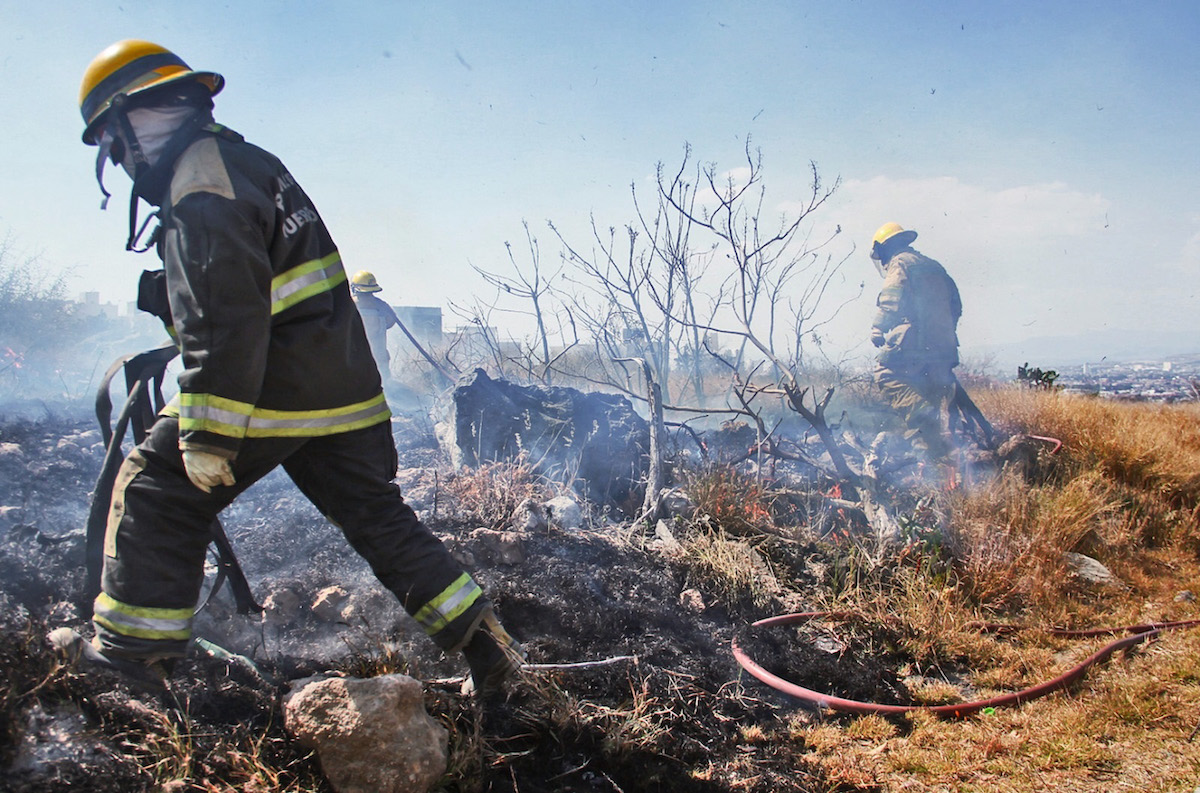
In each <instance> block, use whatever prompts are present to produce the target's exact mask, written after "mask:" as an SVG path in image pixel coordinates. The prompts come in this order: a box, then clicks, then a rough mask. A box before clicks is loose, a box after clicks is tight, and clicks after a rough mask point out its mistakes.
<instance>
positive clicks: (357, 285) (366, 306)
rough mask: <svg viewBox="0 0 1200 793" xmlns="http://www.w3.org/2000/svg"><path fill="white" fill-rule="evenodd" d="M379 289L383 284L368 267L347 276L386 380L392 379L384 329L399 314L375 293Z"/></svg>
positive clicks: (386, 329)
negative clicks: (351, 276) (349, 277)
mask: <svg viewBox="0 0 1200 793" xmlns="http://www.w3.org/2000/svg"><path fill="white" fill-rule="evenodd" d="M382 291H383V287H382V286H380V285H379V281H377V280H376V279H375V274H374V273H371V272H368V271H367V270H359V271H358V272H357V273H355V274H354V277H353V278H351V279H350V293H351V295H353V297H354V305H355V306H357V307H358V315H359V316H360V317H362V324H363V330H365V331H366V332H367V341H368V342H369V343H370V345H371V355H373V356H374V357H375V366H376V367H377V368H378V369H379V374H380V376H381V377H382V378H383V381H384V383H385V384H387V383H388V382H389V381H390V380H391V379H392V364H391V361H392V356H391V354H390V353H388V346H387V332H388V329H389V328H392V327H395V326H396V325H399V324H400V318H399V317H397V316H396V312H395V311H393V310H392V307H391V306H389V305H388V304H387V303H386V302H384V301H383V300H380V299H379V298H378V297H376V296H375V295H376V293H378V292H382Z"/></svg>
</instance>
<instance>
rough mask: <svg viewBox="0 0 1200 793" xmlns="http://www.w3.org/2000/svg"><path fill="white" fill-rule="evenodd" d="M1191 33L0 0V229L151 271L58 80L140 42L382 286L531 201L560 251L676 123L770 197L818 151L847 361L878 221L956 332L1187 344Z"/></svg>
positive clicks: (912, 9)
mask: <svg viewBox="0 0 1200 793" xmlns="http://www.w3.org/2000/svg"><path fill="white" fill-rule="evenodd" d="M1197 33H1200V3H1195V2H1155V3H1140V4H1131V3H1116V2H1096V3H1089V4H1086V5H1082V4H1077V3H1065V2H1063V3H1044V2H1042V3H1033V2H1030V3H1023V2H1017V3H1004V4H994V3H993V4H983V3H974V2H960V3H937V2H922V3H907V4H906V3H893V2H788V3H782V2H781V3H770V2H756V3H733V2H691V3H682V2H657V3H645V2H638V3H633V2H593V3H583V2H562V3H503V2H492V3H483V2H478V3H453V2H445V3H428V4H426V3H399V2H396V3H392V2H387V3H385V2H376V3H366V2H339V3H316V2H289V3H283V2H242V3H228V4H226V5H224V6H217V5H215V4H205V3H194V2H193V3H182V2H170V1H168V2H164V1H162V0H160V1H159V2H144V1H143V0H124V1H123V2H119V3H116V2H66V3H55V4H41V5H38V6H35V5H34V4H30V3H26V2H15V1H14V0H0V41H2V42H3V49H2V50H0V70H2V72H3V73H2V75H0V101H2V102H3V106H4V107H5V109H6V110H5V118H6V120H7V124H6V128H7V132H8V136H7V137H8V145H7V146H6V147H5V150H4V154H3V155H0V156H2V157H3V164H4V169H3V171H4V185H5V189H4V190H3V191H0V234H6V235H7V236H8V238H9V240H10V244H11V245H12V246H14V247H15V248H16V250H17V252H18V253H19V254H20V255H28V256H33V255H36V256H38V257H39V259H40V261H41V262H42V264H43V265H44V266H46V267H47V268H48V269H51V270H56V269H70V271H71V273H72V275H71V280H70V289H71V291H72V292H81V291H84V290H99V291H100V292H101V293H102V296H103V298H104V299H105V300H112V301H117V302H124V301H125V300H129V299H132V297H133V294H134V286H135V284H136V280H137V275H138V273H139V272H140V270H142V269H147V268H151V267H154V266H156V262H155V260H154V259H153V258H152V255H150V254H147V255H145V256H140V257H139V256H135V255H133V254H128V253H125V252H124V251H123V250H122V248H123V242H124V239H125V236H124V235H125V225H126V211H125V205H126V197H127V193H128V183H127V181H126V180H125V178H124V176H123V175H122V174H121V173H120V172H119V171H116V170H114V169H109V175H108V184H109V189H110V190H112V191H113V193H114V199H113V201H112V202H111V203H110V208H109V210H108V211H107V212H103V213H102V212H100V211H99V210H98V204H99V199H100V195H99V192H98V190H97V188H96V186H95V183H94V180H93V178H92V167H93V158H94V150H93V149H90V148H87V147H84V146H82V145H81V144H80V143H79V133H80V131H81V120H80V118H79V115H78V107H77V93H78V86H79V80H80V77H81V76H82V73H83V70H84V68H85V67H86V65H87V64H88V62H89V61H90V60H91V58H92V57H93V56H94V55H95V54H96V53H98V52H99V51H100V50H101V49H103V48H104V47H105V46H107V45H108V44H110V43H111V42H113V41H115V40H118V39H121V38H145V39H149V40H151V41H155V42H158V43H160V44H162V45H164V46H166V47H168V48H170V49H172V50H174V51H175V52H176V53H178V54H179V55H180V56H181V57H183V58H184V59H185V60H187V61H188V63H189V64H191V65H192V66H193V67H194V68H198V69H209V70H213V71H218V72H221V73H222V74H223V75H224V76H225V77H226V80H227V87H226V89H225V91H224V92H223V93H222V94H221V95H220V96H219V97H217V113H216V114H217V118H218V119H219V120H221V121H222V122H224V123H226V124H227V125H229V126H231V127H233V128H234V129H236V130H238V131H240V132H241V133H243V134H244V135H245V136H246V137H247V138H248V139H249V140H251V141H252V142H255V143H258V144H259V145H262V146H264V147H265V148H267V149H269V150H271V151H273V152H274V153H276V154H277V155H279V156H280V157H281V158H282V159H283V160H284V161H285V162H286V163H287V164H288V166H289V168H290V169H291V170H292V172H293V173H294V174H295V175H296V176H297V178H298V179H299V180H300V182H301V183H302V184H303V185H304V187H305V189H306V190H307V191H308V192H309V194H310V195H311V196H312V197H313V199H314V200H315V202H316V204H317V206H318V208H319V209H320V211H321V213H322V215H323V216H324V217H325V219H326V221H327V223H328V225H329V226H330V229H331V231H332V232H333V235H334V238H335V239H336V240H337V242H338V244H339V246H340V247H341V249H342V253H343V257H344V259H345V260H346V262H347V268H348V269H349V270H351V271H353V270H357V269H360V268H364V269H370V270H372V271H374V272H375V273H376V275H377V276H378V277H379V279H380V282H381V283H382V284H383V285H384V287H385V292H384V294H383V296H384V297H386V298H388V299H389V300H390V301H391V302H393V303H402V304H419V305H441V306H443V307H445V306H446V305H447V303H448V301H450V300H458V301H461V300H462V299H463V298H464V296H466V295H470V294H478V295H480V296H481V297H482V296H486V295H488V294H489V292H488V289H487V288H486V287H485V285H484V284H483V283H482V281H480V280H479V279H478V277H477V276H476V275H475V274H474V272H473V271H472V270H471V268H470V265H471V264H475V265H478V266H480V267H484V268H487V269H492V270H500V269H503V267H504V266H505V263H506V262H507V257H506V253H505V248H504V242H505V241H512V242H513V243H520V242H522V241H523V235H524V232H523V230H522V225H521V224H522V221H528V222H529V224H530V226H531V228H532V229H533V230H534V232H535V234H536V235H537V236H538V237H539V239H540V241H541V245H542V249H543V257H544V259H546V260H551V259H553V258H554V257H555V256H556V254H557V247H556V245H555V244H554V242H553V240H552V235H551V234H550V233H549V232H548V230H546V228H545V222H546V220H548V219H549V220H553V221H554V222H555V224H556V225H558V226H559V227H560V228H563V229H564V230H566V232H567V233H568V234H569V235H570V236H571V237H572V239H573V240H578V242H579V244H581V245H586V244H587V241H588V239H587V231H586V224H587V222H588V218H589V216H590V215H594V216H595V217H596V219H597V221H598V222H599V223H600V224H601V225H603V226H607V225H621V224H624V223H625V222H628V221H629V220H631V219H632V216H633V215H632V213H633V207H632V203H631V200H630V197H629V187H630V184H631V183H634V184H637V185H638V186H639V190H644V191H646V194H648V193H649V189H650V187H651V181H650V180H651V179H652V177H653V173H654V166H655V164H656V163H657V162H659V161H662V162H664V163H665V164H666V165H667V166H668V167H669V166H672V165H677V164H678V163H679V160H680V157H681V155H682V152H683V149H684V145H685V143H686V144H690V145H691V147H692V149H693V151H694V154H695V156H696V157H697V158H698V159H699V160H701V161H705V162H708V161H712V162H715V163H716V164H717V165H718V167H719V168H722V167H728V168H736V167H738V166H740V165H742V164H743V150H744V146H745V139H746V136H747V135H750V136H751V138H752V142H753V145H754V146H755V147H757V148H759V149H761V152H762V155H763V162H764V177H765V183H766V187H767V202H766V204H765V207H766V212H765V214H767V215H770V216H774V215H775V214H777V213H778V212H780V211H786V210H787V208H788V207H789V202H794V201H795V200H797V199H798V198H800V197H801V196H802V195H803V194H804V191H805V188H806V186H807V180H808V164H809V162H810V161H815V162H816V163H817V166H818V167H819V169H820V171H821V173H822V175H823V177H824V178H825V179H826V180H827V181H830V182H832V181H833V180H834V179H835V178H837V177H840V178H841V180H842V185H841V188H840V189H839V191H838V193H837V194H836V195H835V197H834V199H833V200H832V201H831V203H830V204H829V205H827V206H826V207H825V208H823V209H822V210H820V211H819V212H818V213H817V214H816V215H815V216H814V217H813V219H812V221H813V224H814V229H815V230H816V231H818V232H820V231H827V230H829V229H832V228H834V227H835V226H838V225H840V226H841V227H842V229H843V231H844V233H843V235H841V237H839V239H838V241H837V243H836V244H835V247H836V246H838V245H840V246H841V247H840V248H838V249H837V250H841V251H846V252H848V251H849V248H850V245H851V244H855V245H857V252H856V253H855V254H854V256H853V257H852V258H851V260H850V261H849V263H848V264H847V265H846V268H845V270H844V271H843V272H844V275H845V279H844V283H841V282H839V284H837V285H836V290H838V291H836V292H835V294H836V295H839V296H840V295H843V294H844V295H853V294H855V293H856V292H857V289H858V285H859V283H861V282H863V281H865V282H866V288H865V292H864V294H863V296H862V297H861V298H859V299H857V300H855V301H853V302H852V303H851V305H849V306H848V307H847V308H846V309H845V310H844V311H843V313H842V315H841V317H840V318H839V321H838V322H836V323H835V324H834V325H833V326H831V328H830V338H831V341H832V342H833V343H834V344H836V345H837V346H839V347H841V348H844V349H851V350H853V349H857V350H858V351H859V352H862V353H863V354H866V352H867V351H868V350H865V349H863V345H864V344H865V339H866V325H867V324H869V321H870V316H871V312H872V303H873V300H874V295H875V292H876V290H877V285H878V278H877V276H875V275H874V271H873V269H872V268H871V265H870V262H869V261H868V259H867V257H866V250H867V247H868V246H869V240H870V237H871V234H872V233H873V231H874V229H875V228H876V227H877V226H879V225H880V224H881V223H883V222H885V221H889V220H894V221H897V222H899V223H901V224H902V225H904V226H905V227H908V228H913V229H916V230H917V231H918V232H919V233H920V235H921V236H920V238H919V239H918V240H917V243H916V247H917V248H918V249H920V250H922V251H923V252H924V253H926V254H927V255H930V256H932V257H934V258H936V259H938V260H939V261H941V262H942V263H943V264H945V265H946V267H947V269H948V270H949V271H950V272H951V274H952V275H953V276H954V277H955V278H956V280H957V281H958V283H959V287H960V290H961V291H962V293H963V302H964V305H965V315H964V318H963V322H962V325H961V327H960V336H961V338H962V342H963V344H964V347H965V348H967V350H970V349H971V348H972V347H976V346H981V345H984V344H987V343H992V342H1011V341H1018V340H1021V339H1028V338H1034V337H1039V336H1049V335H1059V334H1076V333H1079V334H1089V333H1101V332H1104V331H1111V330H1123V329H1147V330H1158V331H1178V332H1183V333H1191V334H1193V335H1196V333H1197V331H1200V312H1197V311H1196V299H1195V298H1196V286H1197V280H1198V275H1197V273H1198V265H1200V196H1198V195H1197V192H1196V190H1195V187H1194V185H1195V181H1196V178H1197V177H1196V175H1197V174H1198V173H1200V153H1198V150H1197V144H1196V132H1197V129H1198V122H1200V54H1198V53H1197V49H1196V46H1195V43H1194V38H1195V36H1196V34H1197ZM518 247H519V246H518ZM447 321H448V323H450V322H452V321H453V320H452V319H448V320H447ZM1197 346H1198V347H1200V344H1198V345H1197Z"/></svg>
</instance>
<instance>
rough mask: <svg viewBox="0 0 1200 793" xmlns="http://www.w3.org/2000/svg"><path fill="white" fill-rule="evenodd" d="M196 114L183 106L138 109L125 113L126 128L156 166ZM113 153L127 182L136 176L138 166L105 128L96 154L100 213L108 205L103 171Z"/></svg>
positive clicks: (148, 160) (127, 149) (121, 144)
mask: <svg viewBox="0 0 1200 793" xmlns="http://www.w3.org/2000/svg"><path fill="white" fill-rule="evenodd" d="M197 112H198V111H197V110H196V109H195V108H193V107H187V106H185V105H181V106H178V107H139V108H135V109H133V110H130V111H129V112H128V114H127V116H128V118H129V125H130V126H131V127H133V134H134V135H136V136H137V142H138V145H140V146H141V148H142V153H143V154H145V156H146V160H147V162H149V163H150V165H154V164H155V163H156V162H158V158H159V155H160V154H162V150H163V147H165V146H166V145H167V141H169V140H170V139H171V136H172V135H174V134H175V132H176V131H177V130H178V129H179V128H180V127H181V126H183V124H184V122H186V121H187V120H188V119H189V118H190V117H192V116H193V115H195V114H196V113H197ZM110 126H111V125H110ZM114 150H115V151H116V152H117V154H118V155H119V156H120V163H121V167H122V168H124V169H125V173H127V174H129V178H130V179H133V178H135V177H136V175H137V172H136V168H137V166H136V163H134V161H133V155H132V154H131V153H130V149H129V146H127V145H126V144H125V142H124V141H123V140H121V141H118V140H116V139H114V137H113V133H112V130H111V129H110V128H109V127H105V129H104V132H103V133H102V134H101V135H100V151H99V152H97V154H96V181H97V182H99V183H100V192H102V193H104V200H103V201H102V202H101V203H100V208H101V209H104V208H105V207H106V206H107V205H108V198H109V195H110V194H109V192H108V190H107V189H105V187H104V167H105V165H106V164H107V161H108V160H109V159H110V157H111V156H112V154H113V151H114Z"/></svg>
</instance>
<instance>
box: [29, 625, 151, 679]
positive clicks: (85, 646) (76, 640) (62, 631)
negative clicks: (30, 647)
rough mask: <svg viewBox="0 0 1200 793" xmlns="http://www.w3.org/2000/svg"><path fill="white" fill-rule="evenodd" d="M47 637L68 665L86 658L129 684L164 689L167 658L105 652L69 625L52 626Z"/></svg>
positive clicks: (76, 663) (94, 666)
mask: <svg viewBox="0 0 1200 793" xmlns="http://www.w3.org/2000/svg"><path fill="white" fill-rule="evenodd" d="M46 639H47V640H48V641H49V642H50V646H51V647H53V648H54V649H55V650H56V651H58V652H59V653H60V654H61V655H62V656H63V657H64V659H65V660H66V662H67V664H68V665H71V666H77V665H79V662H80V661H85V662H87V664H88V665H89V666H91V667H93V668H96V669H104V670H106V671H109V672H116V673H117V674H118V675H120V676H121V677H122V678H123V679H124V680H125V681H126V682H127V683H129V684H130V685H131V686H134V687H135V688H139V689H141V690H143V691H149V692H154V693H158V692H162V691H166V690H167V677H168V676H169V675H170V671H171V670H170V666H169V664H170V662H169V661H166V660H159V659H144V660H143V659H136V658H123V657H121V656H117V655H106V654H105V653H104V652H102V651H101V650H100V648H99V647H97V646H96V645H95V644H94V640H93V641H92V642H89V641H88V640H87V639H85V638H83V636H81V635H80V634H79V633H78V632H77V631H73V630H71V629H70V628H55V629H54V630H52V631H50V633H49V634H48V635H47V636H46Z"/></svg>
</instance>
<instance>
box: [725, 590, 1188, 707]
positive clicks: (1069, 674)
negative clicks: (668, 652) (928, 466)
mask: <svg viewBox="0 0 1200 793" xmlns="http://www.w3.org/2000/svg"><path fill="white" fill-rule="evenodd" d="M844 616H845V615H843V614H839V613H836V612H830V611H806V612H800V613H796V614H783V615H780V616H777V617H767V618H766V619H761V620H759V621H758V622H755V623H753V624H752V625H751V626H750V627H756V628H758V627H761V628H766V627H774V626H779V625H796V624H799V623H804V622H810V621H812V620H816V619H828V618H841V617H844ZM1196 626H1200V619H1194V620H1179V621H1175V622H1156V623H1147V624H1144V625H1127V626H1124V627H1121V628H1094V629H1090V630H1066V629H1061V628H1053V629H1049V630H1048V631H1047V632H1048V633H1051V634H1053V635H1055V636H1067V637H1073V638H1085V637H1089V636H1103V635H1106V634H1119V633H1127V634H1130V635H1128V636H1125V637H1124V638H1121V639H1117V640H1115V641H1113V642H1110V643H1109V644H1106V645H1104V646H1103V647H1101V648H1100V649H1099V650H1097V651H1096V652H1094V653H1092V654H1091V655H1089V656H1088V657H1087V658H1086V659H1084V660H1083V661H1082V662H1081V663H1079V664H1077V665H1076V666H1074V667H1072V668H1071V669H1069V670H1067V671H1066V672H1063V673H1062V674H1061V675H1059V676H1058V677H1055V678H1054V679H1053V680H1047V681H1046V682H1044V683H1039V684H1038V685H1036V686H1032V687H1030V688H1026V689H1022V690H1021V691H1014V692H1011V693H1008V694H1001V695H999V696H996V697H991V698H989V699H981V700H976V701H974V702H959V703H955V704H952V705H932V706H931V705H883V704H879V703H876V702H861V701H859V700H853V699H843V698H841V697H835V696H832V695H829V694H822V693H821V692H819V691H813V690H812V689H809V688H805V687H804V686H801V685H798V684H796V683H793V682H791V681H790V680H785V679H784V678H782V677H779V676H778V675H775V674H773V673H771V672H768V671H767V670H766V669H764V668H763V667H761V666H759V665H758V664H757V663H756V662H755V661H754V659H752V658H751V657H750V656H749V655H748V654H747V653H746V651H745V650H744V649H742V647H741V645H740V644H739V643H738V639H737V637H736V636H735V637H734V638H733V641H732V649H733V657H734V658H736V659H737V662H738V663H739V664H741V666H742V668H743V669H745V670H746V671H747V672H749V673H750V674H751V675H753V676H754V677H756V678H758V679H759V680H761V681H762V682H764V683H766V684H767V685H768V686H770V687H771V688H774V689H776V690H778V691H782V692H783V693H785V694H788V695H790V696H793V697H795V698H797V699H799V700H802V701H804V702H808V703H812V704H814V705H817V706H820V707H825V708H830V709H831V710H836V711H842V712H845V713H858V714H871V713H874V714H882V715H893V716H900V715H904V714H907V713H912V712H915V711H923V712H926V713H933V714H936V715H939V716H948V717H952V718H963V717H965V716H970V715H972V714H974V713H978V712H979V711H981V710H984V709H985V708H999V707H1003V706H1006V705H1016V704H1019V703H1021V702H1028V701H1029V700H1032V699H1037V698H1039V697H1044V696H1046V695H1047V694H1049V693H1051V692H1053V691H1058V690H1059V689H1062V688H1065V687H1066V686H1069V685H1070V684H1072V683H1074V682H1075V681H1076V680H1079V679H1080V678H1081V677H1083V675H1084V674H1085V673H1086V672H1087V670H1088V668H1089V667H1091V666H1094V665H1095V664H1098V663H1100V662H1102V661H1105V660H1107V659H1108V658H1109V657H1111V656H1112V654H1113V653H1115V652H1117V651H1118V650H1125V649H1128V648H1130V647H1134V646H1136V645H1138V644H1141V643H1142V642H1144V641H1147V640H1148V639H1152V638H1154V637H1155V636H1157V635H1158V634H1159V633H1161V632H1163V631H1167V630H1176V629H1179V628H1191V627H1196ZM975 627H977V628H979V629H980V630H987V631H993V632H1014V631H1018V630H1023V629H1024V628H1022V627H1021V626H1014V625H999V624H991V623H980V624H977V625H975Z"/></svg>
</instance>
